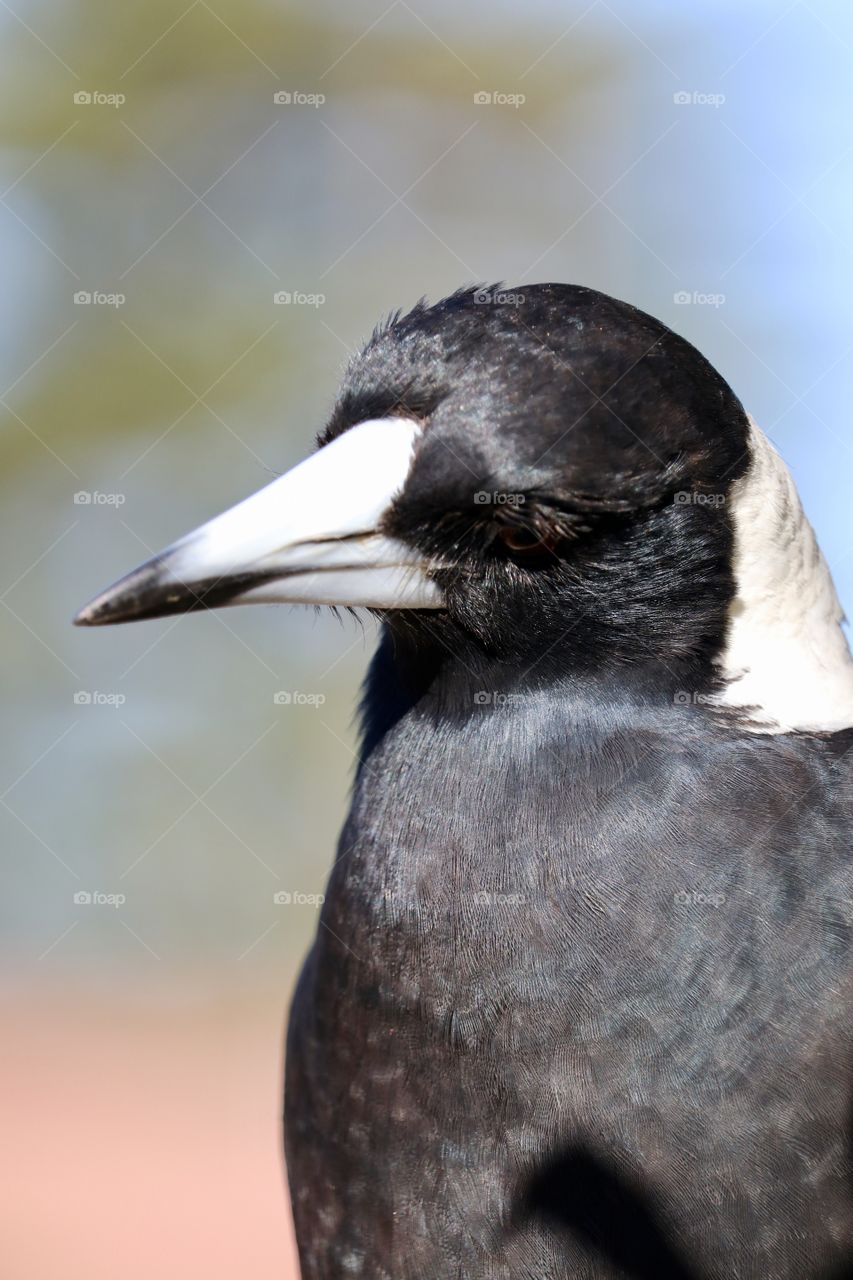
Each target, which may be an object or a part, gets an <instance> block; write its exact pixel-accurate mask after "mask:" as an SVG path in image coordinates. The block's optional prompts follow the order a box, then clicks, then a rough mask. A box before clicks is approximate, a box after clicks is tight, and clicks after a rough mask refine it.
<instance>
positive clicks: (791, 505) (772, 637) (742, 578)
mask: <svg viewBox="0 0 853 1280" xmlns="http://www.w3.org/2000/svg"><path fill="white" fill-rule="evenodd" d="M750 428H751V430H750V445H749V447H750V455H751V462H750V466H749V468H748V469H747V471H746V472H745V473H744V474H743V475H742V476H741V477H740V478H739V479H738V480H736V481H735V483H734V485H733V486H732V491H731V494H730V497H729V514H730V519H731V523H732V528H733V532H734V548H733V567H734V583H735V590H734V596H733V599H732V601H731V604H730V607H729V616H728V628H727V637H726V643H725V645H724V647H723V650H722V652H721V653H720V655H719V658H718V659H717V666H718V669H719V672H720V674H721V676H722V679H723V680H724V682H725V688H724V690H723V692H722V693H721V695H720V697H719V702H720V704H721V705H722V706H726V707H730V708H738V709H741V710H744V711H745V712H746V713H747V716H748V727H750V728H752V729H753V730H754V731H757V732H764V733H786V732H790V731H797V730H800V731H803V730H804V731H820V732H835V731H837V730H840V729H843V728H846V727H848V726H850V725H853V659H851V656H850V650H849V648H848V645H847V640H846V638H845V636H844V633H843V631H842V629H841V624H842V621H843V611H842V608H841V605H840V603H839V600H838V596H837V594H836V591H835V586H834V584H833V581H832V576H831V574H830V572H829V568H828V566H827V563H826V561H825V560H824V558H823V555H822V553H821V550H820V548H819V546H818V544H817V539H816V538H815V535H814V531H813V529H812V527H811V525H810V524H809V522H808V520H807V519H806V517H805V514H804V512H803V508H802V505H801V503H800V499H799V496H798V494H797V490H796V487H795V485H794V481H793V479H792V477H791V474H790V472H789V471H788V468H787V467H786V466H785V463H784V462H783V461H782V459H781V458H780V457H779V455H778V453H776V451H775V449H774V448H773V447H772V445H771V444H770V442H769V440H768V439H767V437H766V436H765V435H764V434H763V432H761V431H760V430H759V429H758V427H757V426H756V425H755V423H753V422H750Z"/></svg>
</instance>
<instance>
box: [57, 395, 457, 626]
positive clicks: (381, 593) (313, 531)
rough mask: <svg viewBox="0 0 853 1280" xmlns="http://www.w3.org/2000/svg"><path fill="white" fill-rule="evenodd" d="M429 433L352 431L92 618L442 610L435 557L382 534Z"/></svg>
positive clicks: (146, 572)
mask: <svg viewBox="0 0 853 1280" xmlns="http://www.w3.org/2000/svg"><path fill="white" fill-rule="evenodd" d="M419 432H420V427H419V426H418V424H417V423H415V422H413V421H412V420H411V419H409V418H377V419H373V420H370V421H368V422H362V423H360V424H359V425H358V426H356V427H352V428H351V429H350V430H349V431H346V432H344V434H343V435H342V436H339V437H338V438H337V439H336V440H333V441H332V443H331V444H327V445H326V446H325V447H324V448H322V449H320V450H318V452H317V453H315V454H313V455H312V457H310V458H307V459H306V460H305V461H304V462H301V463H300V464H299V465H298V466H296V467H294V468H293V470H292V471H288V472H287V474H286V475H283V476H281V477H280V478H279V479H278V480H274V481H273V482H272V484H269V485H267V486H266V488H265V489H261V490H260V492H259V493H256V494H254V496H253V497H251V498H247V499H246V501H245V502H241V503H239V504H238V505H237V506H236V507H232V508H231V509H230V510H229V511H226V512H224V514H223V515H221V516H217V518H216V519H215V520H211V521H209V523H208V524H204V525H202V526H201V528H200V529H196V531H195V532H194V533H190V534H188V535H187V536H186V537H185V538H182V539H181V540H180V541H179V542H176V543H174V544H173V545H172V546H171V547H167V549H166V550H165V551H163V552H161V553H160V555H158V556H155V557H154V559H153V560H149V561H148V562H147V563H146V564H143V565H141V566H140V567H139V568H138V569H134V570H133V572H132V573H129V574H128V575H127V576H126V577H124V578H122V579H120V580H119V581H118V582H117V583H115V585H114V586H112V587H109V588H107V590H106V591H104V592H103V593H102V594H101V595H99V596H96V598H95V599H94V600H92V601H91V603H90V604H87V605H86V607H85V608H84V609H81V610H80V612H79V613H78V615H77V617H76V618H75V619H74V621H75V622H76V623H77V624H78V625H81V626H100V625H102V624H105V623H112V622H129V621H131V620H134V619H138V618H157V617H162V616H164V615H165V614H170V613H187V612H189V611H191V610H194V609H202V608H215V607H217V606H221V605H232V604H252V603H255V602H259V603H264V602H269V601H276V600H278V601H285V602H291V603H295V604H329V605H364V606H366V607H368V608H374V609H440V608H441V607H442V605H443V599H442V594H441V591H440V590H439V588H438V587H437V586H436V584H435V583H434V582H433V581H432V579H431V578H430V577H428V576H427V569H428V568H429V565H428V564H427V562H426V559H425V557H424V556H423V555H422V554H421V553H420V552H418V551H417V550H415V549H414V548H413V547H408V546H407V545H406V544H405V543H403V542H401V541H399V540H397V539H396V538H390V537H387V536H386V535H384V534H382V533H380V532H378V530H379V527H380V524H381V521H382V518H383V516H384V515H385V513H386V512H387V511H388V508H389V507H390V505H391V503H392V502H393V500H394V498H395V497H396V496H397V495H398V494H399V493H400V491H401V490H402V488H403V486H404V484H405V482H406V478H407V476H408V474H409V468H410V466H411V462H412V454H413V452H414V447H415V441H416V440H417V437H418V435H419Z"/></svg>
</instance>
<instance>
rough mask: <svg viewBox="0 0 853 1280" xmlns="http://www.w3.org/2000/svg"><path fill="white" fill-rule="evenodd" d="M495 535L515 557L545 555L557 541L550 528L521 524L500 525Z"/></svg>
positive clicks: (531, 557)
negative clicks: (530, 526)
mask: <svg viewBox="0 0 853 1280" xmlns="http://www.w3.org/2000/svg"><path fill="white" fill-rule="evenodd" d="M497 537H498V539H499V541H500V542H501V543H502V544H503V546H504V547H506V549H507V551H510V552H512V554H513V555H514V556H515V557H516V558H517V559H529V560H532V559H536V558H537V557H542V556H547V555H548V554H550V553H551V552H552V551H553V550H554V548H555V547H556V545H557V541H558V539H557V538H556V536H555V535H554V533H553V531H552V530H543V531H540V530H537V529H531V528H528V527H527V526H526V525H521V524H505V525H501V527H500V529H498V533H497Z"/></svg>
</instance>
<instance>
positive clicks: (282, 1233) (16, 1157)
mask: <svg viewBox="0 0 853 1280" xmlns="http://www.w3.org/2000/svg"><path fill="white" fill-rule="evenodd" d="M284 989H285V991H286V990H287V988H286V987H285V988H284ZM0 1005H2V1017H3V1024H4V1028H5V1035H4V1040H5V1050H4V1053H3V1057H2V1064H0V1091H2V1097H3V1102H4V1124H3V1130H4V1133H3V1147H4V1160H3V1162H2V1173H0V1205H2V1208H0V1237H2V1246H0V1248H2V1255H3V1262H2V1276H3V1278H4V1280H56V1278H57V1277H58V1276H62V1277H63V1280H116V1277H117V1276H121V1277H122V1280H151V1277H152V1276H180V1277H182V1280H196V1278H198V1280H202V1277H203V1278H204V1280H226V1277H227V1280H234V1277H235V1276H251V1277H252V1280H265V1278H266V1277H270V1280H271V1278H272V1277H275V1278H276V1280H298V1274H299V1272H298V1267H297V1263H296V1257H295V1251H294V1245H293V1235H292V1227H291V1221H290V1213H289V1208H288V1201H287V1194H286V1186H285V1176H284V1165H283V1159H282V1155H281V1142H280V1121H279V1116H280V1112H281V1095H282V1032H283V1025H284V1018H285V1009H284V1001H283V999H282V998H281V997H280V996H276V995H270V996H269V997H268V998H267V997H265V996H254V997H253V998H252V999H251V1000H250V1001H248V1002H247V1001H246V1000H245V999H243V998H238V997H237V996H234V995H225V996H223V997H221V998H219V997H217V998H215V999H212V998H211V996H210V993H209V992H208V993H207V994H206V995H205V994H204V993H203V991H202V992H201V993H199V991H198V990H193V989H187V990H183V989H181V990H176V989H174V988H170V989H169V990H168V991H164V992H156V993H152V991H151V989H150V988H149V989H147V990H146V991H144V992H140V993H134V992H133V991H130V992H129V993H128V992H122V993H121V994H120V995H119V994H117V993H115V992H111V993H105V992H99V993H98V994H97V995H94V996H93V994H92V992H91V991H88V990H87V991H83V990H81V989H79V988H78V989H68V990H64V989H57V988H51V987H43V988H42V987H36V988H32V989H30V990H28V991H26V992H22V991H21V990H20V989H19V990H18V991H16V992H15V993H14V994H8V993H4V995H3V997H2V1000H0Z"/></svg>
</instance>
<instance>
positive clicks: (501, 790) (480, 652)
mask: <svg viewBox="0 0 853 1280" xmlns="http://www.w3.org/2000/svg"><path fill="white" fill-rule="evenodd" d="M521 292H522V293H524V295H525V296H524V300H523V301H522V302H521V303H515V304H511V305H506V304H503V303H497V302H493V303H488V304H483V303H482V302H479V301H478V300H477V298H476V296H475V295H474V294H473V293H472V292H470V291H469V292H467V293H461V294H459V295H454V297H453V298H451V299H448V300H446V301H445V302H444V303H441V304H439V305H438V306H437V307H434V308H426V307H424V306H421V307H419V308H416V309H415V311H414V312H412V313H411V314H410V315H408V316H406V317H397V318H396V319H395V320H394V321H393V322H392V323H391V324H390V325H389V326H387V327H386V328H384V329H383V330H380V331H379V332H378V333H377V334H376V335H374V338H373V340H372V342H371V343H370V344H368V347H367V349H366V351H365V353H364V354H363V355H362V356H361V357H359V358H358V359H357V360H356V361H355V362H354V364H353V366H352V368H351V369H350V371H349V373H348V375H347V378H346V380H345V384H344V387H343V389H342V393H341V396H340V398H339V401H338V405H337V406H336V409H335V411H334V413H333V415H332V419H331V422H330V425H329V428H328V430H327V433H326V436H325V438H327V439H328V438H331V437H333V436H334V435H336V434H338V433H339V432H341V431H343V430H346V429H347V428H348V427H349V426H352V425H355V424H356V423H357V422H358V421H360V420H362V419H364V418H365V417H367V416H375V415H376V414H381V413H388V414H390V413H397V414H399V413H400V412H407V413H411V414H414V415H417V416H419V417H422V418H424V420H425V423H426V425H425V430H424V434H423V437H422V441H421V444H420V446H419V448H418V451H417V454H416V457H415V460H414V464H413V467H412V471H411V474H410V478H409V481H408V483H407V485H406V488H405V489H404V491H403V493H402V495H401V496H400V497H399V499H398V500H397V502H396V503H395V506H394V508H393V509H392V511H391V513H390V514H389V516H388V518H387V521H386V523H387V527H388V530H389V531H390V532H393V534H394V535H395V536H397V537H400V538H403V539H405V540H407V541H408V542H410V543H413V544H414V545H416V546H419V547H422V548H423V549H424V550H425V551H427V552H429V553H431V554H433V555H440V556H441V557H442V558H443V561H444V564H445V567H444V568H443V569H441V570H439V571H438V572H437V573H436V577H437V579H438V580H439V581H440V582H441V585H442V587H443V588H444V590H445V593H446V598H447V608H446V610H444V611H437V612H429V613H414V612H401V613H398V614H391V615H389V616H388V619H387V620H386V623H385V630H384V636H383V640H382V643H381V645H380V649H379V652H378V654H377V656H376V658H375V659H374V662H373V665H372V667H371V672H370V675H369V678H368V682H367V686H366V692H365V701H364V745H363V753H362V760H361V764H360V768H359V771H358V776H357V779H356V785H355V792H354V797H353V804H352V809H351V812H350V816H349V819H348V821H347V824H346V827H345V829H344V832H343V834H342V837H341V843H340V847H339V850H338V858H337V860H336V863H335V866H334V868H333V871H332V875H331V879H330V883H329V887H328V890H327V895H326V902H325V905H324V907H323V912H322V924H321V928H320V930H319V932H318V936H317V940H316V942H315V945H314V948H313V950H312V952H311V955H310V956H309V959H308V961H307V963H306V966H305V970H304V972H303V975H302V978H301V980H300V985H299V989H298V992H297V994H296V997H295V1000H294V1005H293V1010H292V1015H291V1025H290V1032H289V1038H288V1065H287V1090H286V1141H287V1156H288V1167H289V1174H290V1183H291V1190H292V1197H293V1204H294V1214H295V1221H296V1228H297V1234H298V1237H299V1246H300V1256H301V1263H302V1270H303V1280H332V1278H335V1280H338V1278H339V1277H340V1278H342V1277H347V1276H362V1277H367V1278H369V1280H386V1278H388V1280H391V1278H393V1280H415V1278H416V1277H417V1280H444V1278H445V1277H447V1278H448V1280H450V1278H451V1277H452V1278H453V1280H456V1278H457V1277H460V1278H461V1277H464V1278H465V1280H487V1278H488V1280H520V1278H526V1280H534V1278H535V1280H557V1278H558V1277H560V1278H563V1277H577V1278H581V1277H582V1278H585V1280H616V1278H617V1277H642V1278H643V1280H653V1278H654V1280H658V1278H667V1277H668V1278H670V1280H687V1278H688V1277H689V1278H690V1280H733V1278H734V1280H746V1278H747V1277H748V1278H749V1280H753V1278H755V1280H758V1278H759V1277H760V1278H761V1280H840V1277H841V1276H842V1275H849V1274H850V1266H851V1256H852V1255H851V1250H852V1249H853V1223H851V1212H850V1209H851V1202H850V1187H849V1183H848V1181H847V1178H848V1173H849V1169H848V1165H847V1161H848V1159H849V1152H848V1150H847V1147H846V1134H847V1118H848V1114H849V1107H850V1092H851V1089H850V1087H851V1072H850V1053H849V1049H850V1045H849V1028H848V1023H847V1021H846V1017H845V1013H844V1009H845V1003H846V1001H845V996H846V995H848V994H849V992H846V991H845V988H846V987H847V986H848V985H849V977H850V971H849V941H848V934H849V923H850V922H849V899H850V887H851V884H850V871H849V852H848V836H849V821H850V816H851V809H853V792H851V759H853V756H851V754H850V752H851V747H853V734H851V733H850V732H846V731H845V732H841V733H835V734H831V735H827V736H821V735H816V734H806V733H799V734H791V733H789V734H781V735H757V734H754V733H751V732H748V731H747V726H746V724H745V722H742V721H739V720H738V719H737V718H736V717H735V716H733V715H732V714H729V715H727V716H724V715H722V714H721V713H720V712H718V711H714V710H712V709H711V708H710V707H709V706H708V705H707V704H706V703H705V702H703V700H702V699H703V698H705V697H706V696H707V695H708V694H710V693H711V692H712V691H713V689H714V688H715V687H716V684H717V681H718V675H717V670H716V668H715V666H714V663H713V660H714V657H715V656H716V655H717V654H718V653H719V651H720V649H721V646H722V645H723V643H724V639H725V633H726V613H727V608H728V605H729V603H730V601H731V598H732V593H733V589H734V583H733V577H732V567H731V548H732V528H731V520H730V515H729V512H728V510H727V506H726V502H725V500H724V499H725V496H726V495H728V494H729V493H730V492H731V487H732V485H733V483H734V482H735V480H736V479H737V478H738V477H739V476H740V475H742V474H743V471H744V469H745V467H746V465H747V462H746V440H747V422H746V418H745V415H744V413H743V410H742V408H741V406H740V404H739V402H738V401H737V399H736V397H735V396H734V395H733V393H732V392H731V391H730V389H729V388H728V387H727V386H726V384H725V383H724V382H723V381H722V379H721V378H720V377H719V375H717V374H716V373H715V372H714V371H713V370H712V369H711V368H710V366H709V365H708V364H707V362H706V361H705V360H704V359H703V358H702V357H701V356H700V355H699V354H698V353H697V352H695V351H694V349H693V348H691V347H690V346H689V344H687V343H685V342H684V341H683V340H682V339H679V338H677V337H676V336H675V335H673V334H672V333H670V332H669V330H667V329H666V328H665V326H663V325H660V324H659V323H658V322H656V321H654V320H652V319H651V318H650V317H648V316H644V315H643V314H642V313H640V312H637V311H636V310H635V309H633V308H631V307H628V306H626V305H625V304H621V303H617V302H614V301H613V300H612V299H608V298H605V297H603V295H600V294H597V293H595V292H594V291H592V290H584V289H574V288H571V287H569V286H559V285H554V286H537V287H535V288H533V289H528V290H523V291H521ZM685 490H689V491H691V492H693V493H697V492H698V493H702V494H709V495H715V494H716V495H722V500H721V501H720V502H719V503H718V504H716V505H715V504H700V503H690V504H684V505H681V504H679V503H678V502H676V501H675V500H674V495H675V494H676V493H677V492H679V491H685ZM483 492H488V493H490V494H492V497H493V499H494V495H495V494H503V495H506V494H515V495H519V494H521V495H523V501H522V502H516V503H513V504H507V503H505V502H504V503H500V502H499V501H494V500H493V501H490V502H488V503H483V502H482V501H480V500H479V499H478V497H477V495H478V494H481V493H483ZM508 527H512V529H513V533H512V536H511V537H509V538H507V534H506V530H507V528H508ZM518 530H522V531H524V533H523V535H518V533H517V531H518ZM792 678H795V673H792ZM685 693H686V695H687V705H683V703H684V701H685V699H684V694H685Z"/></svg>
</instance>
